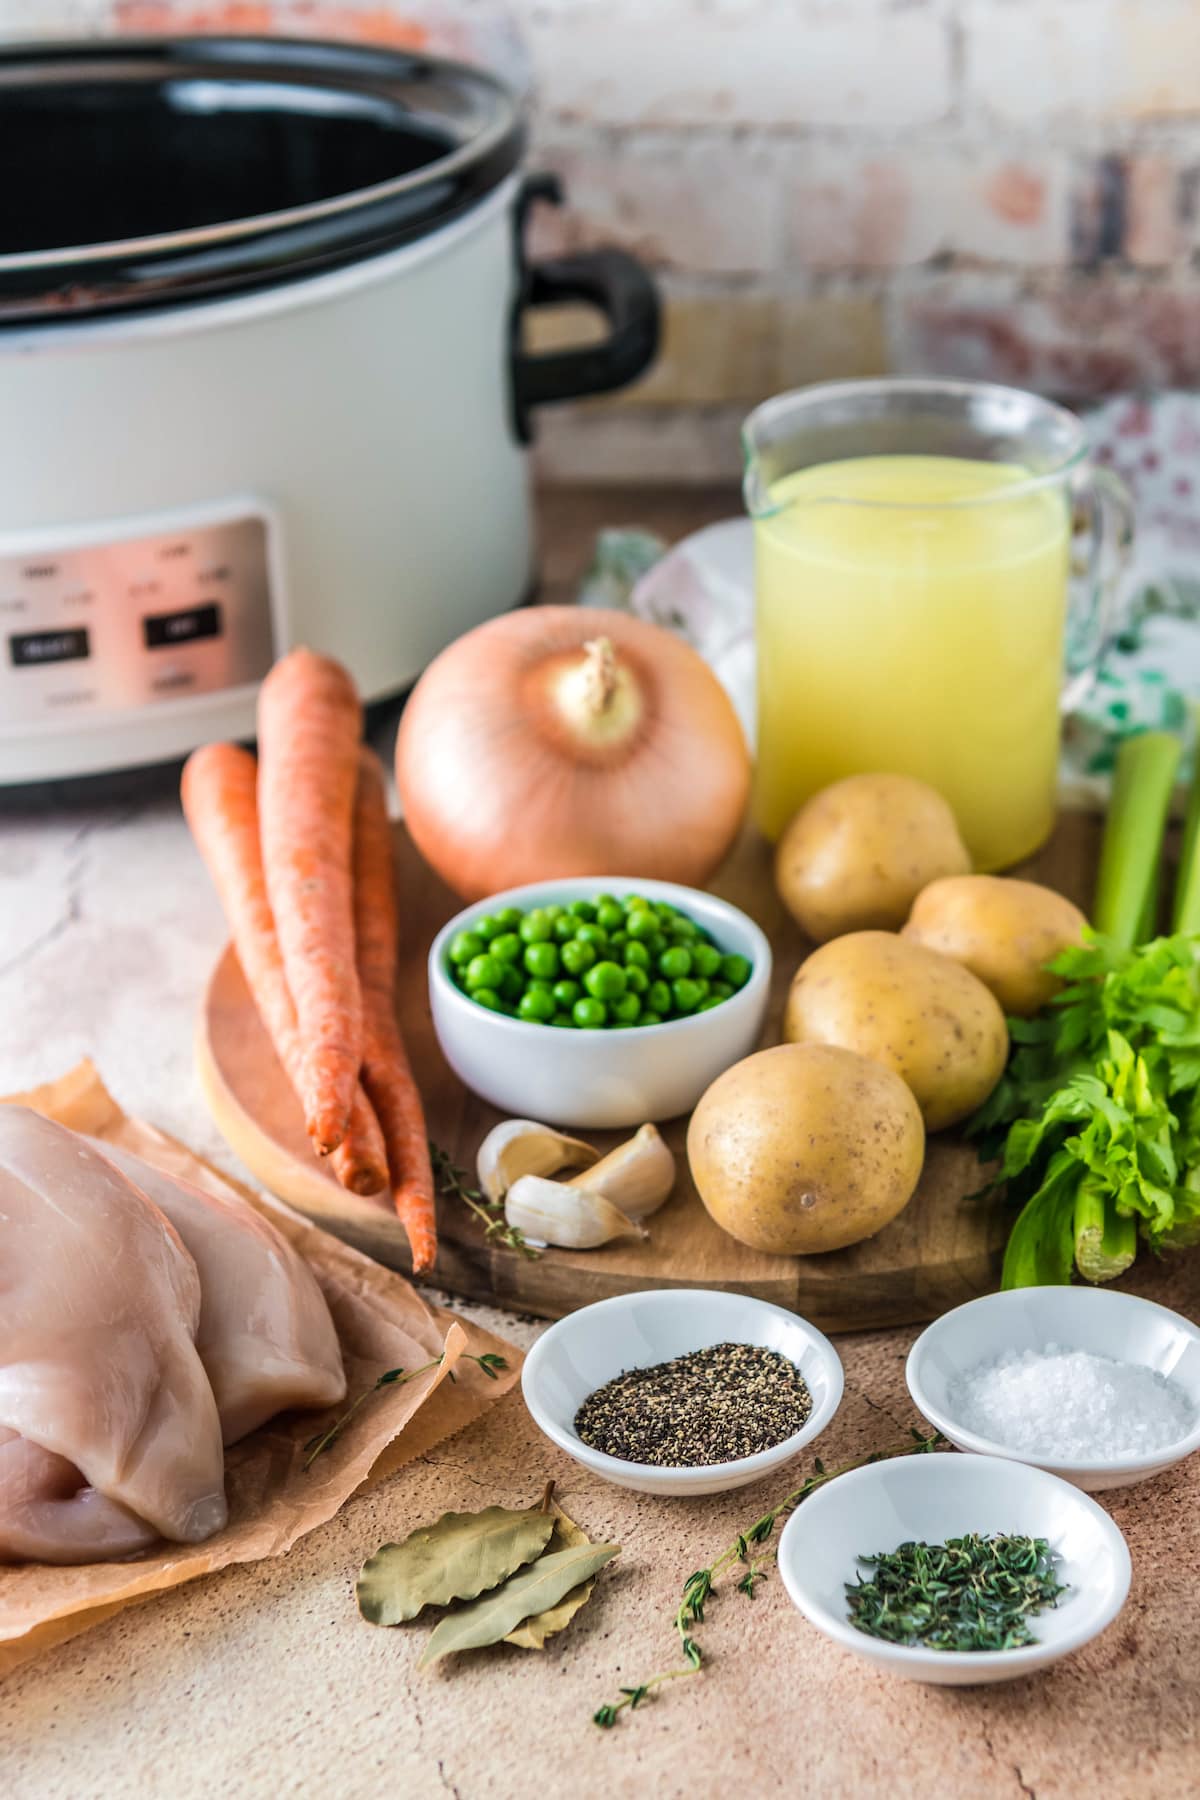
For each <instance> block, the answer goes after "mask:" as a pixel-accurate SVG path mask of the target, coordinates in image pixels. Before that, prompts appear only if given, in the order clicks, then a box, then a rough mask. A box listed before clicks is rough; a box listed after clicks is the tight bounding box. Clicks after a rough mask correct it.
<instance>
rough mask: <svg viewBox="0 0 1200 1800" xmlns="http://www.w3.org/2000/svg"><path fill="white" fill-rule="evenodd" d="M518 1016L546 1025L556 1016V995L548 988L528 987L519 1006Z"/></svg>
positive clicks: (536, 1023) (533, 1022)
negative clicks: (547, 1021) (548, 1020)
mask: <svg viewBox="0 0 1200 1800" xmlns="http://www.w3.org/2000/svg"><path fill="white" fill-rule="evenodd" d="M517 1017H518V1018H519V1019H528V1020H529V1022H530V1023H531V1024H533V1025H544V1024H545V1023H546V1020H547V1019H552V1018H553V1017H554V995H553V994H552V993H551V992H550V991H549V989H547V988H536V987H531V988H527V989H526V990H525V992H524V993H523V994H522V996H521V1000H520V1004H519V1005H518V1007H517Z"/></svg>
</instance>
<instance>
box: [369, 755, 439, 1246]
mask: <svg viewBox="0 0 1200 1800" xmlns="http://www.w3.org/2000/svg"><path fill="white" fill-rule="evenodd" d="M354 933H355V942H356V946H357V955H358V980H359V986H360V987H361V989H362V997H363V1038H364V1049H363V1085H364V1086H365V1087H366V1090H367V1093H368V1094H369V1096H370V1099H371V1103H372V1105H373V1106H374V1108H375V1111H376V1112H377V1113H378V1115H379V1123H380V1124H381V1125H382V1127H383V1138H384V1142H385V1143H386V1145H387V1153H388V1164H389V1171H390V1176H391V1187H392V1200H393V1202H394V1204H395V1207H396V1212H397V1215H398V1217H399V1218H400V1220H401V1222H402V1223H403V1225H404V1229H405V1231H407V1233H408V1241H409V1244H410V1245H411V1246H412V1259H413V1273H414V1274H415V1275H419V1274H421V1273H422V1271H423V1270H427V1269H432V1267H433V1264H434V1259H435V1257H436V1255H437V1219H436V1214H435V1207H434V1198H433V1170H432V1168H431V1167H430V1163H429V1139H428V1133H427V1132H426V1129H425V1113H424V1110H423V1108H422V1106H421V1096H420V1093H419V1092H418V1089H417V1084H416V1082H415V1081H414V1080H413V1073H412V1068H411V1066H410V1064H409V1060H408V1055H407V1052H406V1051H405V1048H404V1040H403V1038H402V1037H401V1035H400V1027H399V1025H398V1024H397V1022H396V940H397V938H398V936H399V917H398V908H397V901H396V874H395V867H394V864H393V862H392V836H391V831H390V830H389V828H388V816H387V797H386V789H385V786H384V777H383V770H382V768H381V767H380V764H379V759H378V757H377V756H375V755H374V754H373V753H372V752H371V751H370V750H367V749H365V748H364V749H362V750H361V751H360V752H359V761H358V789H357V793H356V795H355V801H354Z"/></svg>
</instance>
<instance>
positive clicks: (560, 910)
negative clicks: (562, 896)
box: [537, 900, 567, 921]
mask: <svg viewBox="0 0 1200 1800" xmlns="http://www.w3.org/2000/svg"><path fill="white" fill-rule="evenodd" d="M537 910H538V911H539V912H544V913H545V915H546V917H547V918H548V919H550V920H551V921H553V920H555V919H561V918H562V917H563V915H564V913H565V912H566V910H567V909H566V907H565V906H560V905H559V903H558V901H557V900H548V901H547V902H546V905H545V906H539V907H538V909H537Z"/></svg>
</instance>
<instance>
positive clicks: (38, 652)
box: [8, 626, 91, 669]
mask: <svg viewBox="0 0 1200 1800" xmlns="http://www.w3.org/2000/svg"><path fill="white" fill-rule="evenodd" d="M90 655H91V647H90V645H89V643H88V634H87V631H86V629H85V628H84V627H83V626H79V627H77V628H76V629H74V630H71V631H17V632H14V633H13V634H12V636H11V637H10V638H9V640H8V659H9V661H10V662H11V663H12V666H13V668H14V669H31V668H35V667H40V666H41V665H42V664H43V663H60V662H79V661H81V660H82V658H84V657H86V656H90Z"/></svg>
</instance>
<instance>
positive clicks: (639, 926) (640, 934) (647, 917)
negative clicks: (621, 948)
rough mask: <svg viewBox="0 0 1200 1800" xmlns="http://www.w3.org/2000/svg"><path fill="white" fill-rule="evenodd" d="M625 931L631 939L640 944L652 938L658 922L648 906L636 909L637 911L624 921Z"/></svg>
mask: <svg viewBox="0 0 1200 1800" xmlns="http://www.w3.org/2000/svg"><path fill="white" fill-rule="evenodd" d="M625 929H626V931H627V932H628V933H629V935H630V937H631V938H636V939H638V940H639V942H640V941H643V940H645V939H646V938H651V937H653V936H654V934H655V932H656V931H657V930H658V920H657V918H656V917H655V915H654V914H653V913H652V912H651V911H650V908H649V907H648V906H646V907H638V909H637V911H636V912H631V913H630V915H629V917H628V918H627V919H626V921H625Z"/></svg>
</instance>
